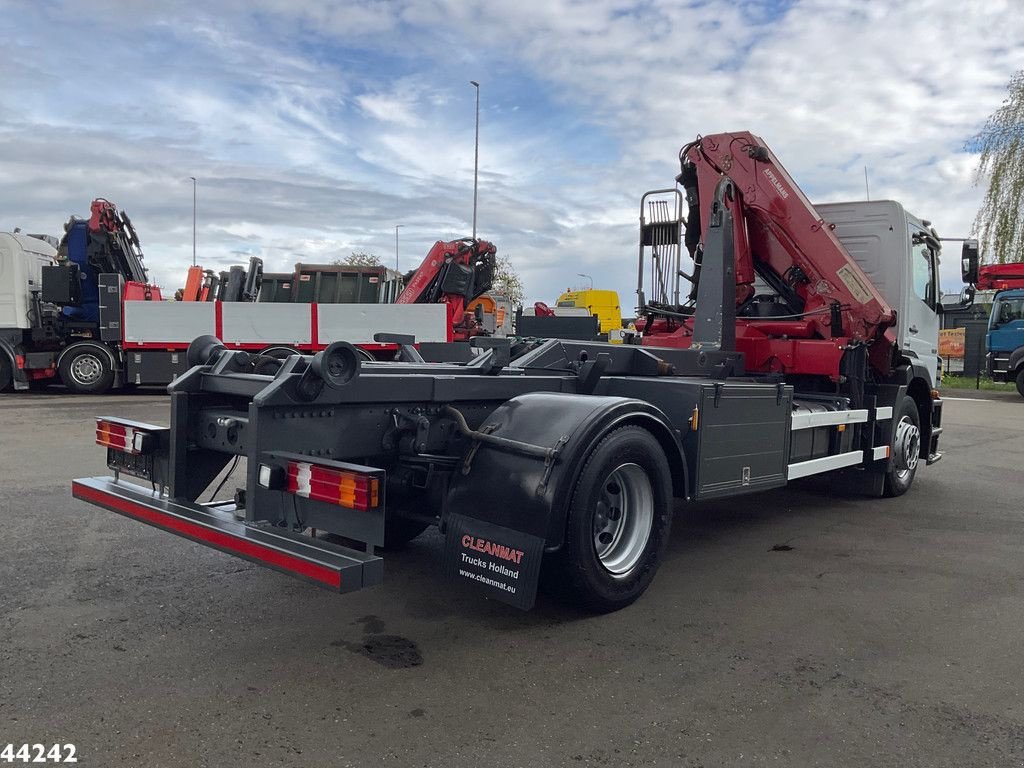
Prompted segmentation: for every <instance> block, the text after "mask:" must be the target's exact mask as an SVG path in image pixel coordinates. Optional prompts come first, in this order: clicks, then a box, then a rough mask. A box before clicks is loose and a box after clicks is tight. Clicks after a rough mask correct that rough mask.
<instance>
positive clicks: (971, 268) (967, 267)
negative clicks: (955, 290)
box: [960, 240, 978, 285]
mask: <svg viewBox="0 0 1024 768" xmlns="http://www.w3.org/2000/svg"><path fill="white" fill-rule="evenodd" d="M960 274H961V276H962V277H963V280H964V282H965V283H967V284H968V285H974V284H975V283H977V282H978V241H977V240H964V247H963V250H962V251H961V253H960Z"/></svg>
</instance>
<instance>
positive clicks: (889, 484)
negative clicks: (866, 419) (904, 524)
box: [885, 395, 921, 496]
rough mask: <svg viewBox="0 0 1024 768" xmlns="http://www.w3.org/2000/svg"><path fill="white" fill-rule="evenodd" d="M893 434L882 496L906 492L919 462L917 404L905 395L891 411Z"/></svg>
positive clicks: (919, 438)
mask: <svg viewBox="0 0 1024 768" xmlns="http://www.w3.org/2000/svg"><path fill="white" fill-rule="evenodd" d="M893 423H894V424H895V431H894V433H893V438H892V458H891V459H890V460H889V467H888V469H886V471H885V495H886V496H902V495H903V494H904V493H906V492H907V491H909V490H910V486H911V485H912V484H913V483H914V475H916V474H917V465H918V463H919V462H920V459H921V417H920V415H919V414H918V412H917V403H915V402H914V398H912V397H910V396H909V395H905V396H904V397H903V401H902V402H901V403H900V405H899V407H898V408H894V409H893Z"/></svg>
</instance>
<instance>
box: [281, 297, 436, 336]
mask: <svg viewBox="0 0 1024 768" xmlns="http://www.w3.org/2000/svg"><path fill="white" fill-rule="evenodd" d="M263 306H266V305H263ZM317 306H318V320H319V326H318V333H319V340H320V343H321V344H329V343H330V342H332V341H348V342H351V343H353V344H372V343H373V334H375V333H410V334H413V335H414V336H415V337H416V341H418V342H420V341H448V328H447V321H446V312H445V305H444V304H319V305H317Z"/></svg>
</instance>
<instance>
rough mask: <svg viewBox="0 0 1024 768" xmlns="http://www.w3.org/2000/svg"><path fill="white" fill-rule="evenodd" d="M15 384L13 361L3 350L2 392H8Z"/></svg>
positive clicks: (1, 358) (0, 362) (0, 388)
mask: <svg viewBox="0 0 1024 768" xmlns="http://www.w3.org/2000/svg"><path fill="white" fill-rule="evenodd" d="M12 386H14V369H13V368H12V367H11V361H10V360H9V359H8V358H7V355H5V354H4V353H3V352H0V392H6V391H7V390H9V389H10V388H11V387H12Z"/></svg>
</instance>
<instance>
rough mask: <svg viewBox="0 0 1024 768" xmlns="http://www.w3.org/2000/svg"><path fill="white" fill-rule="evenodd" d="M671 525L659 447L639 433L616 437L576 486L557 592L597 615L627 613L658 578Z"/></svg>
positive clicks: (623, 431)
mask: <svg viewBox="0 0 1024 768" xmlns="http://www.w3.org/2000/svg"><path fill="white" fill-rule="evenodd" d="M671 526H672V478H671V470H670V468H669V465H668V459H666V458H665V453H664V451H663V450H662V449H661V446H660V445H659V444H658V441H657V440H656V439H655V438H654V436H653V435H651V433H650V432H648V431H647V430H645V429H643V428H641V427H635V426H628V427H622V428H620V429H617V430H615V431H614V432H611V433H610V434H608V435H607V436H606V437H605V438H604V439H603V440H601V442H600V443H598V444H597V447H595V448H594V450H593V451H592V452H591V454H590V456H589V458H588V459H587V462H586V464H585V465H584V467H583V471H582V472H581V473H580V477H579V480H578V481H577V482H576V486H575V489H574V491H573V496H572V502H571V503H570V507H569V520H568V527H567V531H566V539H565V545H564V546H563V547H562V550H561V551H560V552H559V553H558V556H557V558H558V559H557V560H556V568H555V571H556V575H557V577H558V579H559V583H558V584H557V586H559V587H561V588H563V589H565V590H566V591H567V593H568V595H567V596H568V597H570V598H571V599H573V600H575V601H578V602H580V603H582V604H583V605H585V606H586V607H588V608H590V609H592V610H594V611H599V612H608V611H615V610H618V609H619V608H624V607H626V606H627V605H629V604H630V603H632V602H633V601H634V600H636V599H637V598H638V597H640V595H642V594H643V593H644V591H645V590H646V589H647V587H648V586H649V585H650V583H651V580H652V579H653V578H654V574H655V572H656V571H657V570H658V565H659V563H660V561H661V556H662V553H663V552H664V551H665V547H666V545H667V544H668V538H669V531H670V530H671Z"/></svg>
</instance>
